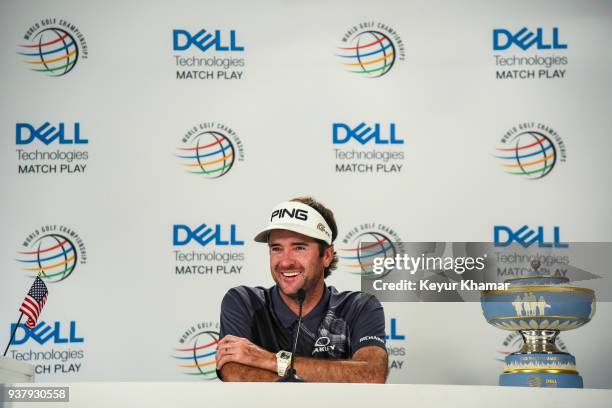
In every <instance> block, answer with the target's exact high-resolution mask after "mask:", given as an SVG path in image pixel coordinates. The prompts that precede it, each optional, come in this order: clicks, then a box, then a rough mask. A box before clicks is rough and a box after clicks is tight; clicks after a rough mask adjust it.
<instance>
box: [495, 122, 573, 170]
mask: <svg viewBox="0 0 612 408" xmlns="http://www.w3.org/2000/svg"><path fill="white" fill-rule="evenodd" d="M520 127H522V126H520ZM544 128H546V126H543V125H540V124H539V125H538V126H537V127H536V128H532V129H527V130H523V131H520V130H519V131H518V132H513V131H512V130H510V131H509V132H508V133H516V134H512V135H511V136H509V135H508V133H507V134H506V136H504V139H502V143H503V147H498V148H497V149H496V150H497V154H496V155H495V157H496V158H497V159H498V160H499V162H500V165H501V167H502V168H503V169H504V170H505V171H506V173H508V174H512V175H515V176H522V177H524V178H526V179H529V180H537V179H541V178H543V177H545V176H547V175H548V174H549V173H550V172H551V171H552V170H553V169H554V168H555V166H556V164H557V161H559V160H560V161H565V148H564V144H563V141H562V140H561V139H560V138H559V136H558V135H557V134H556V133H555V132H554V131H552V134H547V133H549V132H546V131H544ZM513 129H516V128H513ZM508 136H509V137H508ZM554 136H556V138H554ZM557 145H559V150H558V148H557Z"/></svg>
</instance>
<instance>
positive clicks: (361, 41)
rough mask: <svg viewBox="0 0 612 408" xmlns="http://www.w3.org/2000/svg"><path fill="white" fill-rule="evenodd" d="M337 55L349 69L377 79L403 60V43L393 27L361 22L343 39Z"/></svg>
mask: <svg viewBox="0 0 612 408" xmlns="http://www.w3.org/2000/svg"><path fill="white" fill-rule="evenodd" d="M336 56H337V57H338V58H339V59H340V63H341V64H342V66H343V67H344V68H345V69H346V70H348V71H349V72H352V73H355V74H359V75H361V76H364V77H367V78H379V77H382V76H383V75H385V74H386V73H387V72H389V71H390V70H391V68H393V66H394V64H395V62H396V60H397V59H404V47H403V43H402V41H401V39H400V37H399V35H398V34H397V32H396V31H395V30H393V29H392V28H390V27H389V26H387V25H385V24H381V23H373V22H370V23H362V24H360V25H359V26H355V27H353V28H351V29H350V30H349V31H348V32H347V33H346V34H345V35H344V36H343V38H342V46H340V47H338V50H337V53H336Z"/></svg>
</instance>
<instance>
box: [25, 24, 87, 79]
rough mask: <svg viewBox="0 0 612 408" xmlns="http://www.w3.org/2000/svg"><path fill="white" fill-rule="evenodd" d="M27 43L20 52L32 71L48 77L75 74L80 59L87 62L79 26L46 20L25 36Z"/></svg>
mask: <svg viewBox="0 0 612 408" xmlns="http://www.w3.org/2000/svg"><path fill="white" fill-rule="evenodd" d="M24 40H26V41H28V43H26V44H24V43H22V44H20V45H19V49H20V51H19V52H18V54H19V55H21V56H23V57H24V59H23V62H24V63H25V64H26V65H27V66H28V67H30V70H32V71H36V72H44V73H46V74H47V75H49V76H63V75H66V74H67V73H69V72H70V71H72V70H73V68H74V67H75V66H76V64H77V62H78V61H79V58H87V44H86V42H85V38H84V37H83V35H82V34H81V32H80V31H79V30H78V28H77V27H76V26H74V25H73V24H71V23H68V22H66V21H64V20H61V19H60V20H59V23H58V19H55V18H53V19H45V20H41V21H40V22H37V23H36V24H34V25H33V26H32V27H30V29H29V30H28V31H27V32H26V34H25V35H24Z"/></svg>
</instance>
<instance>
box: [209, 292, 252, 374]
mask: <svg viewBox="0 0 612 408" xmlns="http://www.w3.org/2000/svg"><path fill="white" fill-rule="evenodd" d="M247 299H248V295H247ZM245 302H246V300H245V298H243V297H242V296H241V295H240V288H233V289H230V290H229V291H228V292H227V293H226V294H225V296H224V297H223V300H222V301H221V318H220V325H219V326H220V327H219V340H221V339H222V338H223V337H225V336H226V335H228V334H231V335H232V336H238V337H244V338H246V339H249V340H251V341H253V334H252V330H251V322H252V315H251V313H249V307H248V305H247V304H246V303H245ZM251 309H252V308H251ZM217 377H218V378H219V379H220V380H221V381H225V380H224V379H223V375H222V374H221V371H220V370H218V369H217Z"/></svg>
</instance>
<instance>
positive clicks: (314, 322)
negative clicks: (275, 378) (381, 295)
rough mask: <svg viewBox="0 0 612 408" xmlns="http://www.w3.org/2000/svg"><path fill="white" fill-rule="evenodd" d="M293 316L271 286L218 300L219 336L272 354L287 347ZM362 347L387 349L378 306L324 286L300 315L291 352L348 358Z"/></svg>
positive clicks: (238, 289) (246, 289)
mask: <svg viewBox="0 0 612 408" xmlns="http://www.w3.org/2000/svg"><path fill="white" fill-rule="evenodd" d="M297 318H298V317H297V315H296V314H294V313H293V312H292V311H291V309H289V307H288V306H287V305H286V304H285V302H284V301H283V300H282V298H281V297H280V295H279V293H278V288H277V287H276V286H273V287H271V288H267V289H266V288H263V287H259V286H258V287H247V286H239V287H236V288H233V289H230V290H229V291H228V292H227V294H226V295H225V297H224V298H223V302H222V303H221V328H220V330H221V332H220V338H223V337H225V336H226V335H228V334H231V335H234V336H239V337H244V338H246V339H248V340H250V341H251V342H253V343H254V344H256V345H258V346H260V347H262V348H264V349H266V350H268V351H271V352H272V353H277V352H278V351H280V350H286V351H291V349H292V339H293V333H294V331H295V330H296V328H297ZM365 346H377V347H381V348H382V349H384V350H386V347H385V315H384V310H383V307H382V305H381V304H380V302H379V301H378V300H377V299H376V298H375V297H374V296H372V295H369V294H366V293H363V292H350V291H346V292H338V291H337V290H336V288H334V287H333V286H326V287H325V290H324V294H323V296H322V298H321V300H320V301H319V303H318V304H317V306H315V308H314V309H313V310H311V311H310V313H308V314H307V315H306V316H304V317H303V318H302V327H301V329H300V337H299V340H298V345H297V348H296V355H298V356H305V357H312V358H327V359H350V358H352V356H353V355H354V354H355V352H356V351H357V350H359V349H360V348H361V347H365Z"/></svg>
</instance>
